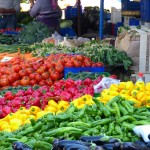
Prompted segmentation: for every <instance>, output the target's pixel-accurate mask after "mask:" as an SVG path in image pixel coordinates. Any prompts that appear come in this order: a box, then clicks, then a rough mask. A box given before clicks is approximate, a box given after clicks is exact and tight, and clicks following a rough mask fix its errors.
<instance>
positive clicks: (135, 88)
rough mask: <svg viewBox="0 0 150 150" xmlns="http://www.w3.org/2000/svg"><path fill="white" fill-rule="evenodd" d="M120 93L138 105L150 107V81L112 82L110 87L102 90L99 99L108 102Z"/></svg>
mask: <svg viewBox="0 0 150 150" xmlns="http://www.w3.org/2000/svg"><path fill="white" fill-rule="evenodd" d="M117 95H120V96H122V97H124V98H126V99H127V100H130V101H133V102H134V103H135V106H136V107H141V106H147V107H150V82H148V83H147V84H145V83H144V82H140V81H138V82H136V83H135V84H133V82H132V81H128V82H120V84H112V85H111V86H110V88H109V89H105V90H103V91H102V92H101V96H100V97H99V100H100V101H102V102H104V103H107V102H108V101H109V100H110V99H111V98H113V97H115V96H117Z"/></svg>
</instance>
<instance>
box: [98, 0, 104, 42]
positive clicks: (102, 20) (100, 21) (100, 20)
mask: <svg viewBox="0 0 150 150" xmlns="http://www.w3.org/2000/svg"><path fill="white" fill-rule="evenodd" d="M103 27H104V0H101V2H100V19H99V38H100V39H101V40H102V39H103Z"/></svg>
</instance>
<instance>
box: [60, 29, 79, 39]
mask: <svg viewBox="0 0 150 150" xmlns="http://www.w3.org/2000/svg"><path fill="white" fill-rule="evenodd" d="M60 34H61V36H66V35H68V36H69V37H74V36H77V35H76V33H75V31H74V29H73V28H71V27H70V28H62V29H60Z"/></svg>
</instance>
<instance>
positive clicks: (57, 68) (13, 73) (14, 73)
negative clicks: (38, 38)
mask: <svg viewBox="0 0 150 150" xmlns="http://www.w3.org/2000/svg"><path fill="white" fill-rule="evenodd" d="M95 66H98V67H101V66H103V63H101V62H97V63H94V62H92V61H91V60H90V58H88V57H86V56H82V55H67V54H52V55H50V56H49V57H46V58H42V59H38V60H24V59H21V58H19V57H16V58H13V59H11V60H10V61H8V62H1V63H0V87H1V88H2V87H7V86H19V85H21V86H27V85H31V86H33V85H36V84H38V85H40V86H44V85H48V86H51V85H52V84H53V83H54V82H55V81H58V80H60V79H62V78H63V76H64V74H63V73H64V68H65V67H95Z"/></svg>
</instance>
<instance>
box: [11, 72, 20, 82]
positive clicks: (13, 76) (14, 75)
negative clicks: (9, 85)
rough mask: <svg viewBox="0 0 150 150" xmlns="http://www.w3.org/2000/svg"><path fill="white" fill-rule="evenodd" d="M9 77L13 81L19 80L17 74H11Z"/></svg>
mask: <svg viewBox="0 0 150 150" xmlns="http://www.w3.org/2000/svg"><path fill="white" fill-rule="evenodd" d="M11 76H12V78H14V81H16V80H18V79H19V74H18V73H13V74H12V75H11Z"/></svg>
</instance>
